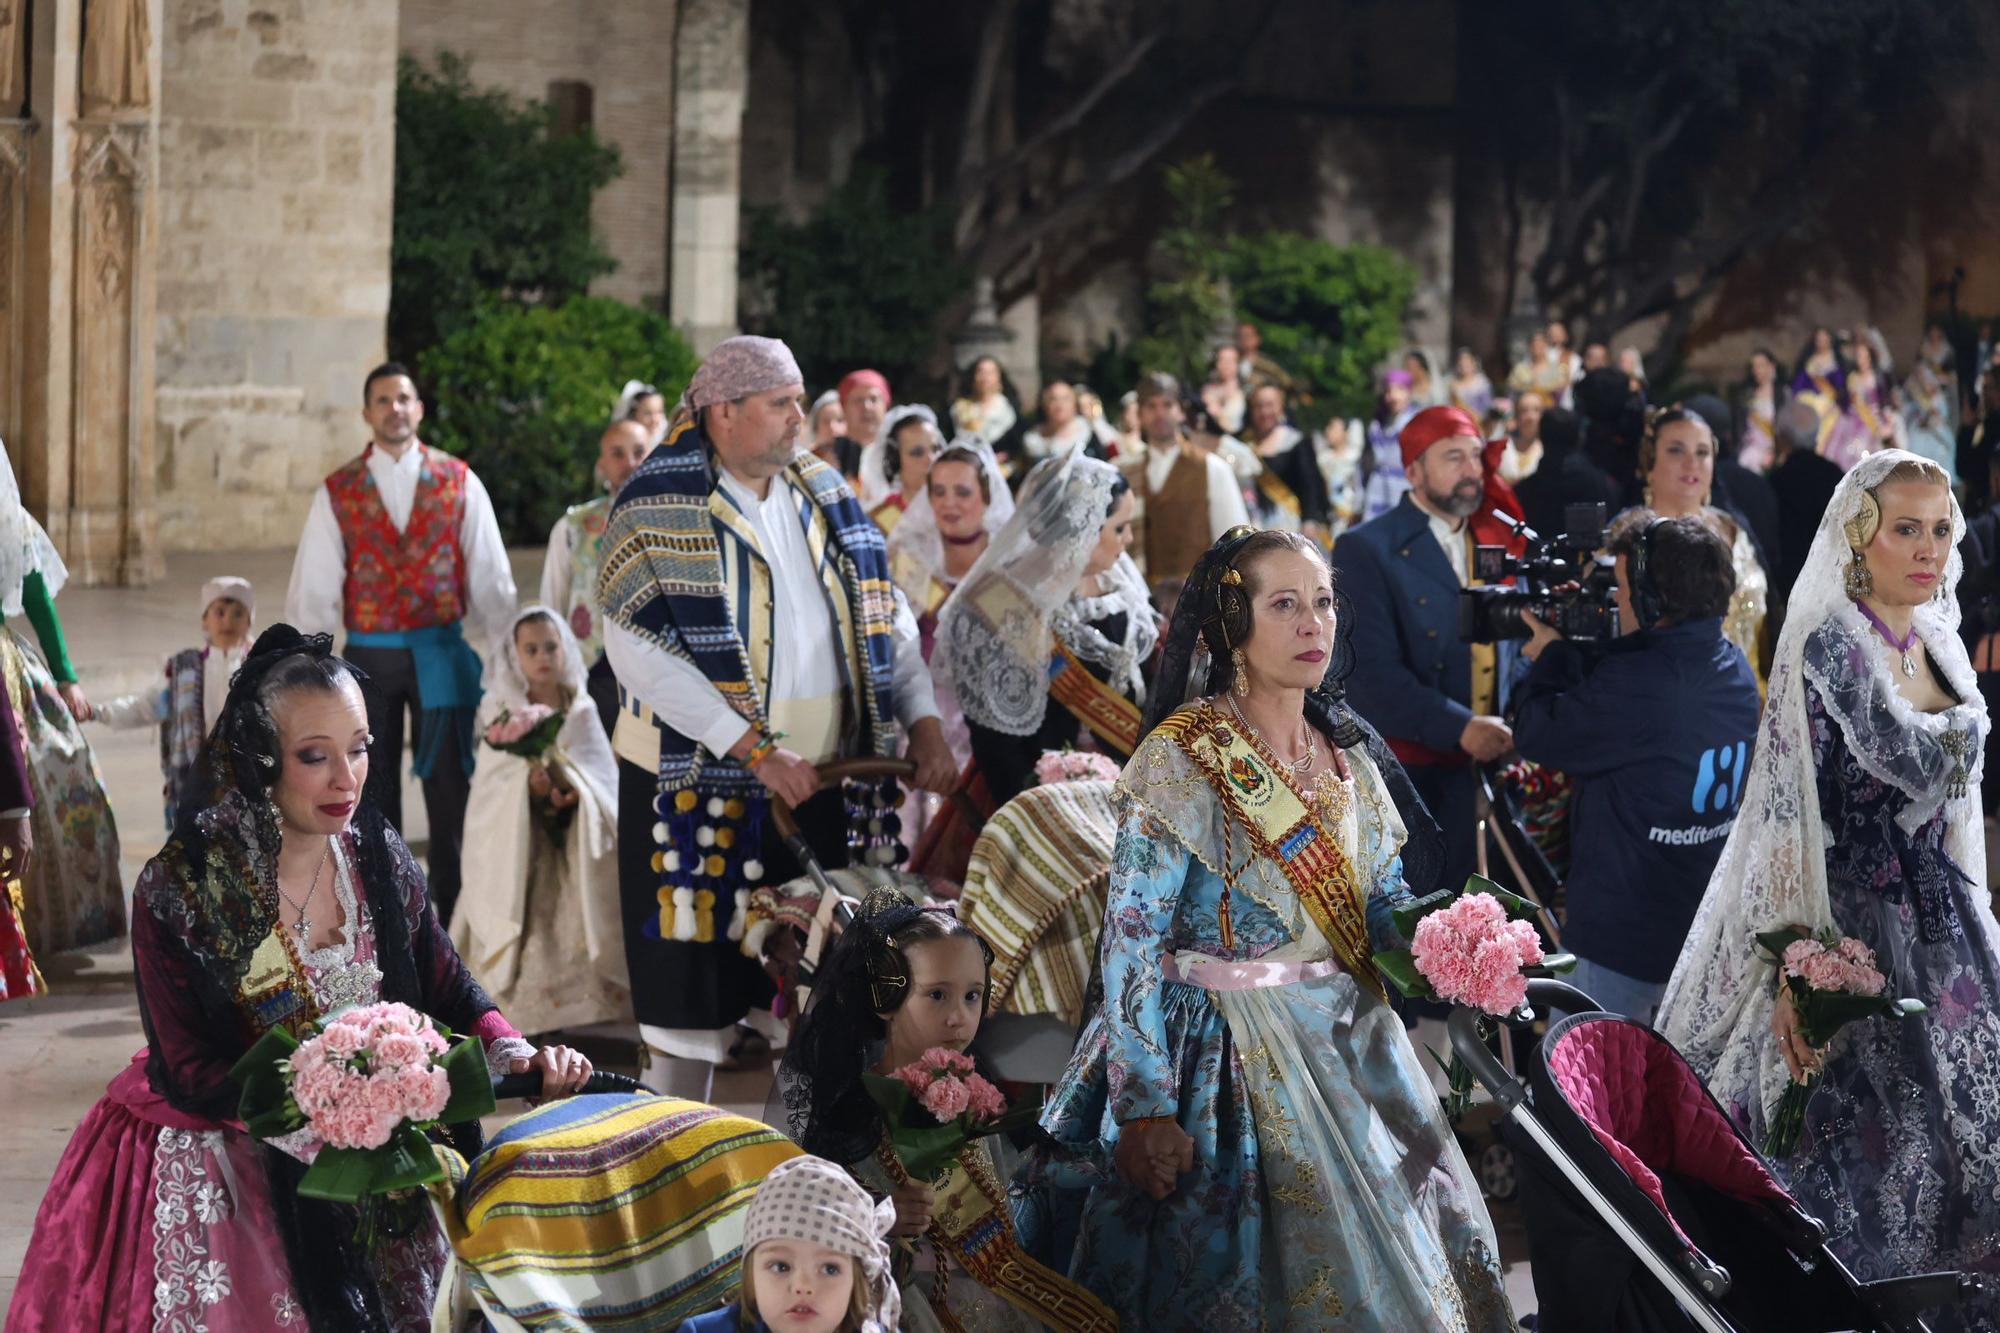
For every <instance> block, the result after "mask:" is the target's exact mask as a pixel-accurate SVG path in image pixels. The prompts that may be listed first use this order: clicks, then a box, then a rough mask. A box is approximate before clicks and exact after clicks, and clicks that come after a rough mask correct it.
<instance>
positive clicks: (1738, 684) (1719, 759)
mask: <svg viewBox="0 0 2000 1333" xmlns="http://www.w3.org/2000/svg"><path fill="white" fill-rule="evenodd" d="M1607 549H1608V550H1609V551H1610V552H1611V554H1612V555H1614V556H1615V557H1616V558H1617V580H1618V591H1617V598H1618V613H1619V623H1620V625H1621V626H1626V627H1630V628H1629V629H1628V631H1627V632H1626V634H1625V636H1624V637H1622V638H1620V639H1618V640H1616V641H1614V642H1612V643H1610V644H1605V645H1583V644H1577V643H1570V642H1567V641H1565V640H1564V639H1563V637H1562V636H1561V635H1559V634H1557V633H1556V632H1555V631H1554V630H1552V629H1550V628H1549V627H1548V626H1547V625H1545V624H1543V623H1542V622H1541V621H1539V620H1536V619H1535V618H1534V617H1533V616H1528V615H1524V616H1523V617H1522V618H1523V619H1524V620H1525V621H1527V623H1528V625H1529V627H1530V628H1531V629H1532V630H1533V631H1534V633H1533V635H1532V637H1530V638H1529V640H1528V641H1527V643H1526V644H1524V645H1523V646H1522V649H1521V655H1522V656H1523V657H1525V658H1528V659H1530V660H1532V661H1533V662H1534V668H1533V670H1531V671H1530V672H1529V674H1528V677H1527V679H1526V680H1524V681H1523V682H1522V683H1521V686H1520V689H1519V691H1518V692H1517V697H1516V700H1515V705H1516V706H1515V717H1514V742H1515V745H1516V747H1517V748H1518V749H1519V750H1520V752H1521V754H1522V755H1523V756H1524V757H1526V758H1528V759H1532V760H1535V761H1536V762H1538V763H1542V764H1546V765H1547V766H1549V767H1550V768H1556V769H1560V770H1562V771H1563V772H1565V773H1568V774H1569V775H1570V776H1571V777H1572V778H1574V779H1575V781H1576V798H1575V799H1576V803H1575V806H1574V813H1573V815H1572V833H1571V838H1572V844H1571V845H1572V852H1571V857H1570V865H1571V867H1572V869H1571V871H1570V877H1569V881H1568V886H1567V889H1568V910H1567V912H1566V918H1565V922H1564V925H1563V947H1564V948H1566V949H1568V950H1569V951H1570V952H1572V953H1574V954H1576V956H1577V960H1578V961H1577V966H1576V971H1575V972H1574V973H1573V974H1572V975H1571V976H1570V977H1569V978H1568V979H1569V980H1570V981H1572V982H1573V983H1574V984H1575V985H1576V986H1577V987H1578V988H1579V989H1580V990H1582V991H1584V992H1585V993H1586V994H1588V995H1589V996H1591V998H1593V999H1595V1000H1596V1001H1597V1002H1598V1003H1599V1004H1600V1005H1602V1006H1603V1007H1604V1008H1605V1009H1606V1010H1608V1011H1610V1012H1612V1013H1619V1014H1625V1015H1627V1016H1629V1017H1632V1018H1636V1019H1639V1020H1641V1021H1643V1022H1651V1021H1652V1017H1653V1011H1654V1009H1655V1008H1657V1007H1658V1005H1659V1002H1660V996H1661V995H1662V994H1663V993H1664V992H1665V991H1666V986H1667V978H1668V977H1669V976H1671V975H1672V973H1673V970H1674V962H1675V960H1676V959H1678V958H1679V957H1680V951H1681V944H1682V943H1683V941H1685V940H1686V938H1687V932H1688V926H1689V925H1690V924H1691V923H1692V922H1693V920H1694V913H1695V908H1697V907H1698V906H1700V904H1701V897H1702V894H1703V892H1704V891H1705V890H1706V889H1707V888H1708V877H1709V874H1710V872H1711V871H1713V870H1714V869H1715V862H1716V858H1717V857H1719V856H1720V855H1721V854H1722V844H1723V841H1724V840H1725V839H1726V838H1727V837H1728V836H1729V829H1730V826H1731V825H1732V824H1733V823H1734V822H1735V820H1736V808H1737V805H1738V803H1739V802H1740V801H1741V800H1742V796H1743V793H1742V781H1743V778H1744V777H1745V776H1746V775H1747V774H1748V773H1749V765H1750V746H1751V744H1752V742H1753V741H1754V740H1755V739H1756V733H1757V712H1758V701H1757V681H1756V678H1755V677H1754V676H1753V675H1752V674H1751V671H1750V664H1749V663H1748V662H1747V661H1745V660H1744V657H1743V653H1742V651H1741V650H1740V649H1738V648H1737V647H1736V646H1735V645H1734V644H1732V643H1730V642H1729V641H1728V640H1727V639H1725V638H1724V637H1723V636H1722V618H1723V616H1724V614H1725V613H1726V612H1727V611H1728V610H1729V601H1730V598H1731V596H1732V595H1734V593H1735V591H1736V575H1735V572H1734V567H1733V564H1732V562H1731V559H1730V551H1729V547H1728V545H1727V544H1726V543H1725V542H1724V541H1723V540H1722V538H1720V537H1718V536H1716V534H1715V533H1714V532H1713V531H1711V530H1710V529H1709V528H1708V527H1707V526H1706V525H1705V524H1704V523H1702V521H1701V520H1700V519H1698V518H1676V519H1663V518H1659V517H1658V516H1656V515H1654V514H1653V513H1652V512H1651V511H1649V510H1644V509H1639V510H1632V511H1628V512H1627V513H1626V514H1624V515H1622V516H1620V518H1619V520H1618V521H1617V522H1616V523H1614V524H1613V525H1612V528H1611V532H1610V534H1609V540H1608V542H1607ZM1635 570H1636V576H1635ZM1632 630H1636V632H1632Z"/></svg>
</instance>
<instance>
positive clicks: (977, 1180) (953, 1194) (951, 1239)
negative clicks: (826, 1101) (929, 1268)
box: [877, 1143, 1118, 1333]
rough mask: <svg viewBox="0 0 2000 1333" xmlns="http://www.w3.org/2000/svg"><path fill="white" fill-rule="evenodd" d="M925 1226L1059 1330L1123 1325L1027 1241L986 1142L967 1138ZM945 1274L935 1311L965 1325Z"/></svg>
mask: <svg viewBox="0 0 2000 1333" xmlns="http://www.w3.org/2000/svg"><path fill="white" fill-rule="evenodd" d="M877 1157H878V1160H879V1161H880V1162H881V1163H882V1165H883V1167H884V1169H886V1170H887V1171H888V1173H889V1176H890V1178H891V1179H892V1180H895V1181H896V1182H897V1183H899V1184H900V1183H903V1182H904V1181H907V1180H908V1179H909V1177H908V1175H907V1174H906V1173H905V1172H904V1171H903V1164H902V1163H901V1162H899V1161H897V1160H896V1156H895V1154H894V1152H892V1151H889V1150H888V1149H887V1148H886V1147H885V1148H884V1149H883V1150H882V1151H881V1152H880V1153H878V1154H877ZM924 1234H925V1235H927V1236H928V1237H930V1239H931V1240H932V1241H933V1242H934V1243H936V1245H937V1246H938V1247H939V1248H940V1249H942V1250H944V1251H946V1252H947V1253H949V1254H950V1255H951V1257H952V1258H953V1259H956V1260H957V1261H958V1263H959V1265H960V1266H961V1267H962V1268H964V1269H965V1271H966V1272H967V1273H969V1274H971V1275H972V1278H973V1280H974V1281H976V1282H977V1283H979V1285H980V1286H982V1287H984V1288H986V1289H987V1290H988V1291H990V1292H992V1293H993V1294H995V1295H996V1296H999V1297H1000V1298H1001V1299H1003V1300H1005V1301H1006V1302H1007V1303H1008V1304H1009V1305H1012V1306H1014V1307H1015V1308H1016V1309H1019V1310H1021V1311H1022V1312H1023V1313H1025V1314H1027V1315H1029V1316H1030V1317H1032V1318H1035V1319H1038V1320H1040V1321H1041V1322H1042V1323H1043V1324H1044V1325H1045V1326H1047V1327H1049V1328H1052V1329H1055V1330H1056V1333H1114V1330H1116V1329H1117V1328H1118V1316H1117V1315H1116V1314H1113V1313H1112V1311H1111V1309H1110V1308H1109V1307H1108V1306H1106V1305H1105V1304H1104V1302H1102V1301H1100V1300H1098V1299H1097V1297H1095V1296H1093V1295H1091V1293H1090V1292H1088V1291H1086V1290H1085V1289H1084V1288H1083V1287H1082V1286H1080V1285H1078V1284H1077V1283H1075V1282H1072V1281H1070V1279H1068V1278H1066V1277H1064V1276H1063V1275H1062V1274H1061V1273H1058V1272H1056V1271H1055V1270H1054V1269H1052V1268H1049V1267H1047V1266H1046V1265H1044V1264H1042V1263H1040V1262H1039V1261H1037V1260H1036V1259H1035V1258H1033V1257H1032V1256H1031V1255H1029V1254H1028V1253H1027V1251H1025V1250H1023V1249H1022V1248H1021V1239H1020V1237H1019V1235H1017V1234H1016V1233H1015V1231H1014V1218H1013V1214H1012V1212H1011V1211H1010V1210H1009V1207H1008V1203H1007V1195H1006V1191H1005V1190H1004V1189H1002V1188H1001V1186H1000V1182H999V1181H998V1180H997V1179H995V1178H994V1174H993V1164H992V1161H991V1159H990V1158H989V1157H988V1156H987V1153H986V1148H985V1145H984V1144H981V1143H969V1144H967V1145H966V1146H965V1148H964V1149H963V1150H962V1151H961V1152H960V1153H959V1155H958V1160H957V1161H955V1162H953V1163H952V1166H951V1171H950V1173H949V1174H948V1175H946V1176H945V1178H944V1183H943V1184H942V1185H939V1186H938V1188H937V1203H936V1204H935V1206H934V1207H933V1208H932V1211H931V1224H930V1227H929V1229H928V1230H927V1231H926V1232H925V1233H924ZM947 1280H948V1278H947V1274H946V1273H945V1272H944V1271H943V1270H942V1269H940V1271H939V1274H938V1286H939V1289H940V1290H939V1299H936V1300H934V1301H933V1302H932V1303H931V1305H932V1309H931V1312H932V1313H933V1314H935V1315H936V1316H937V1318H938V1322H939V1323H941V1324H943V1325H944V1326H945V1328H947V1329H949V1330H954V1331H955V1333H964V1329H965V1325H964V1324H963V1323H961V1322H960V1321H959V1319H958V1317H957V1316H956V1315H955V1314H953V1313H952V1311H951V1308H950V1305H949V1303H948V1302H947V1301H946V1300H945V1299H943V1288H944V1287H945V1284H946V1282H947Z"/></svg>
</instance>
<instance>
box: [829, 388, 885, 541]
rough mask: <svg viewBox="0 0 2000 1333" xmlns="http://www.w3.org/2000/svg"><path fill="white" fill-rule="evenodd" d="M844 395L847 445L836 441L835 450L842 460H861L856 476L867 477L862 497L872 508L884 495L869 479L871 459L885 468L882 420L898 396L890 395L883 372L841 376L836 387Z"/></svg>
mask: <svg viewBox="0 0 2000 1333" xmlns="http://www.w3.org/2000/svg"><path fill="white" fill-rule="evenodd" d="M834 388H835V391H836V392H837V393H839V395H840V412H841V415H842V416H843V417H844V418H846V421H847V434H846V435H845V436H843V437H842V439H843V440H844V441H845V443H840V442H836V444H835V445H834V448H835V450H836V451H837V452H838V453H839V454H840V456H841V457H842V458H845V457H847V456H848V455H849V454H850V453H851V454H853V455H854V457H855V458H856V459H857V460H858V461H857V462H856V463H855V465H854V466H855V475H857V476H859V477H861V478H863V479H864V480H863V481H862V489H861V491H860V498H861V504H862V507H863V508H864V509H865V508H868V507H871V506H873V505H875V504H877V503H879V502H880V501H881V499H882V497H883V495H884V494H886V493H887V490H886V488H884V489H883V490H882V491H881V492H880V493H875V492H871V490H870V489H869V484H868V482H867V480H866V478H867V476H868V475H869V468H870V459H871V458H872V459H873V460H874V464H873V465H874V466H875V467H876V468H879V467H880V466H881V452H880V447H879V446H880V444H881V441H882V419H883V418H884V417H885V416H887V415H888V412H889V409H890V408H891V407H892V406H894V405H895V402H896V399H895V395H893V394H891V393H890V392H889V381H888V379H887V377H885V376H884V375H883V374H882V372H881V371H879V370H869V369H867V368H865V367H864V368H863V369H861V370H850V371H848V372H847V373H846V374H845V375H842V376H841V377H840V383H839V384H837V385H835V386H834Z"/></svg>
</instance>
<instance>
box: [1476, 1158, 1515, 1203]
mask: <svg viewBox="0 0 2000 1333" xmlns="http://www.w3.org/2000/svg"><path fill="white" fill-rule="evenodd" d="M1475 1169H1476V1170H1477V1171H1478V1174H1479V1188H1480V1189H1482V1190H1484V1191H1486V1197H1487V1198H1489V1199H1492V1200H1493V1201H1494V1202H1496V1203H1505V1202H1507V1200H1509V1199H1511V1198H1513V1197H1514V1194H1515V1192H1516V1191H1517V1190H1519V1189H1520V1180H1519V1178H1518V1177H1517V1176H1516V1175H1515V1174H1514V1150H1513V1149H1512V1148H1510V1147H1508V1146H1507V1145H1506V1144H1504V1143H1489V1144H1487V1145H1486V1148H1485V1151H1483V1152H1481V1153H1480V1154H1479V1163H1478V1166H1477V1167H1476V1168H1475Z"/></svg>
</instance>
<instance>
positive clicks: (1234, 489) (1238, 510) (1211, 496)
mask: <svg viewBox="0 0 2000 1333" xmlns="http://www.w3.org/2000/svg"><path fill="white" fill-rule="evenodd" d="M1207 458H1208V539H1209V541H1210V542H1215V541H1218V540H1220V539H1221V537H1222V534H1223V533H1225V532H1227V531H1229V530H1230V529H1231V528H1233V527H1235V526H1236V525H1237V524H1239V523H1248V522H1249V521H1250V511H1249V510H1247V509H1245V508H1244V507H1243V487H1242V484H1241V483H1239V482H1238V481H1237V480H1236V473H1235V472H1234V471H1232V470H1231V469H1230V466H1229V464H1227V463H1225V462H1223V461H1222V460H1221V459H1220V458H1217V457H1216V456H1215V455H1214V454H1209V455H1207Z"/></svg>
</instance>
